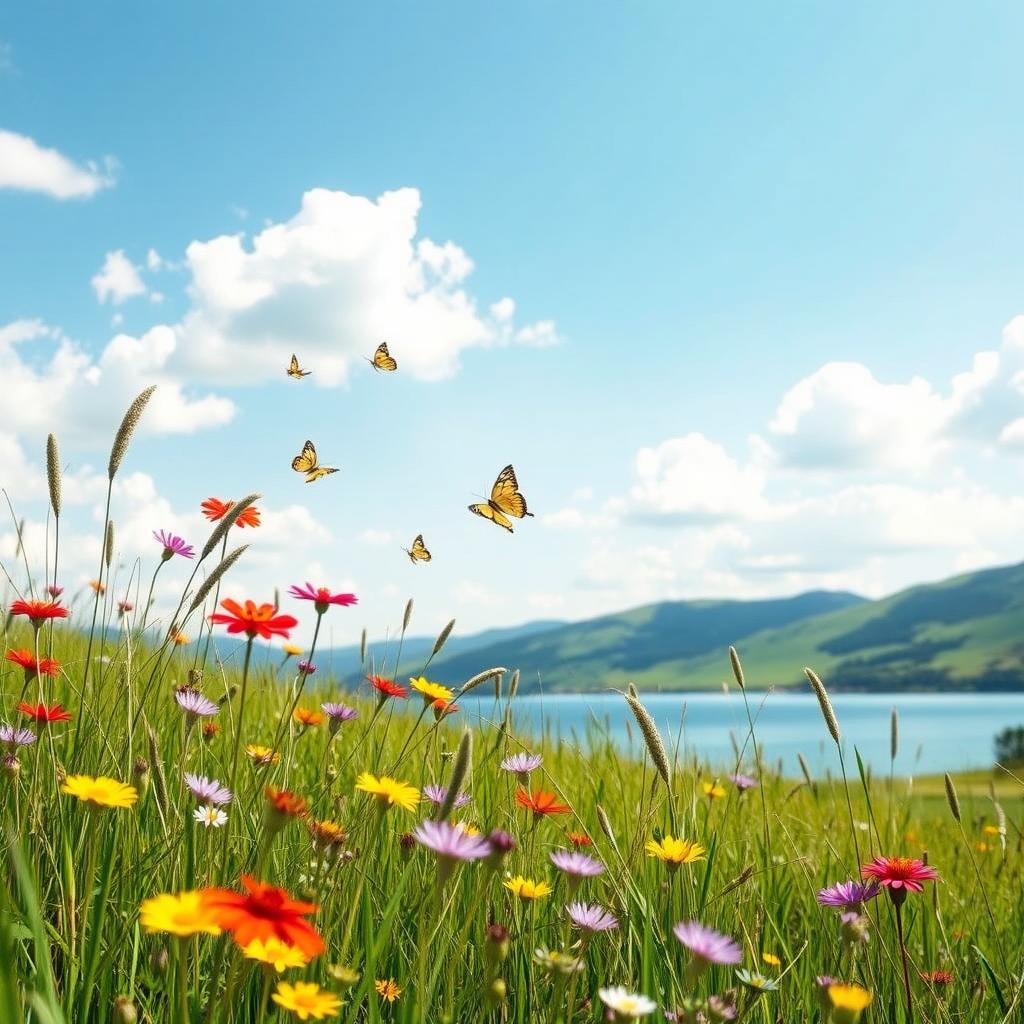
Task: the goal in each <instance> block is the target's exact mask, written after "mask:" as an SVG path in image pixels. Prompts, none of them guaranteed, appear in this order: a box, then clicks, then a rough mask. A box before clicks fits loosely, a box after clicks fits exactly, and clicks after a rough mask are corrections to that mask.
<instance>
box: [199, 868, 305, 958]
mask: <svg viewBox="0 0 1024 1024" xmlns="http://www.w3.org/2000/svg"><path fill="white" fill-rule="evenodd" d="M242 885H243V887H244V888H245V890H246V891H245V892H244V893H237V892H233V891H232V890H230V889H205V890H203V898H204V900H205V901H206V903H207V905H208V906H209V907H210V910H211V914H212V917H213V919H214V921H216V923H217V924H219V925H220V926H221V927H222V928H223V929H224V930H225V931H229V932H231V934H232V935H233V936H234V939H235V942H237V943H238V945H239V946H241V947H242V948H243V949H244V948H245V947H246V946H248V945H249V943H250V942H252V941H253V940H254V939H263V940H266V939H268V938H271V937H274V938H278V939H280V940H281V941H282V942H285V943H287V944H288V945H289V946H295V947H296V948H298V949H300V950H302V952H303V953H305V954H306V956H307V957H309V958H312V957H314V956H319V955H320V954H321V953H322V952H323V951H324V941H323V939H321V938H320V935H319V934H318V932H317V931H316V929H315V928H314V927H313V926H312V925H311V924H310V923H309V922H308V921H307V920H306V917H307V915H309V914H313V913H316V911H317V910H319V909H320V908H319V907H318V906H317V905H316V904H315V903H303V902H301V901H299V900H293V899H292V898H291V897H290V896H289V895H288V893H287V892H286V891H285V890H284V889H278V888H277V887H275V886H273V885H270V884H269V883H267V882H260V881H257V880H256V879H255V878H252V877H250V876H249V875H242Z"/></svg>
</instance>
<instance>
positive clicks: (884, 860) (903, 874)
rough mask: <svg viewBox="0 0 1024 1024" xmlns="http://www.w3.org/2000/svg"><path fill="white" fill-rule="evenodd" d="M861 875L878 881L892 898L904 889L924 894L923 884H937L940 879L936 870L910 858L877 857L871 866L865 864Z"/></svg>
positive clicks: (921, 861)
mask: <svg viewBox="0 0 1024 1024" xmlns="http://www.w3.org/2000/svg"><path fill="white" fill-rule="evenodd" d="M860 873H861V875H862V876H863V877H864V878H874V879H877V880H878V881H879V882H880V883H881V884H882V885H884V886H885V887H886V888H887V889H888V890H889V895H890V896H893V894H894V892H897V893H898V892H900V890H902V889H905V890H907V891H909V892H923V891H924V886H923V885H922V884H921V883H922V882H935V881H938V878H939V873H938V871H936V870H935V868H933V867H929V866H928V865H927V864H925V862H924V861H923V860H913V859H912V858H910V857H876V858H875V859H874V860H873V861H872V862H871V863H870V864H865V865H864V866H863V867H862V868H861V869H860ZM894 898H895V897H894Z"/></svg>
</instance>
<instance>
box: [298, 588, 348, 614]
mask: <svg viewBox="0 0 1024 1024" xmlns="http://www.w3.org/2000/svg"><path fill="white" fill-rule="evenodd" d="M288 593H289V594H291V596H292V597H296V598H298V599H299V600H300V601H312V602H313V606H314V608H316V613H317V615H323V614H324V612H326V611H327V609H328V608H330V606H331V605H332V604H336V605H338V606H339V607H341V608H350V607H351V606H352V605H354V604H358V603H359V598H358V597H356V595H355V594H332V593H331V592H330V591H329V590H328V589H327V587H314V586H313V584H312V583H307V584H306V585H305V586H304V587H296V586H291V587H289V588H288Z"/></svg>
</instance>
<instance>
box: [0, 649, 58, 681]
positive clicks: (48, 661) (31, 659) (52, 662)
mask: <svg viewBox="0 0 1024 1024" xmlns="http://www.w3.org/2000/svg"><path fill="white" fill-rule="evenodd" d="M5 657H6V658H7V660H8V661H10V662H13V663H14V664H15V665H20V666H21V667H22V668H23V669H24V670H25V675H26V676H28V678H29V679H33V678H35V676H37V675H40V676H55V675H56V674H57V673H58V672H59V671H60V662H59V661H57V659H56V658H40V659H39V660H38V661H36V656H35V655H34V654H33V653H32V652H31V651H30V650H27V649H24V648H23V649H21V650H17V651H16V650H10V651H8V652H7V654H6V655H5Z"/></svg>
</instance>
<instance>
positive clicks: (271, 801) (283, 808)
mask: <svg viewBox="0 0 1024 1024" xmlns="http://www.w3.org/2000/svg"><path fill="white" fill-rule="evenodd" d="M263 792H264V794H265V796H266V798H267V804H268V806H269V807H270V808H271V810H273V811H275V812H277V813H278V814H280V815H282V816H284V817H290V818H304V817H305V816H306V815H307V814H308V813H309V801H308V800H307V799H306V798H305V797H304V796H299V795H298V794H297V793H293V792H292V791H291V790H290V789H278V788H277V786H267V787H266V789H264V791H263Z"/></svg>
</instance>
